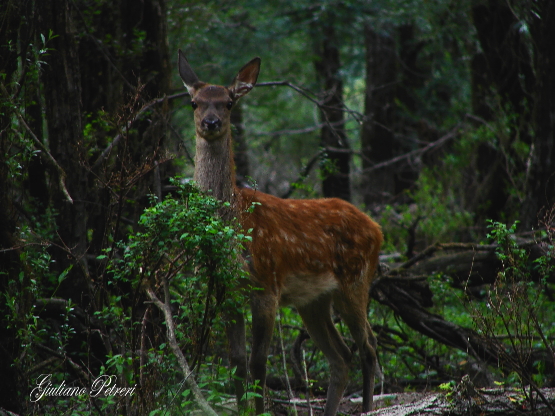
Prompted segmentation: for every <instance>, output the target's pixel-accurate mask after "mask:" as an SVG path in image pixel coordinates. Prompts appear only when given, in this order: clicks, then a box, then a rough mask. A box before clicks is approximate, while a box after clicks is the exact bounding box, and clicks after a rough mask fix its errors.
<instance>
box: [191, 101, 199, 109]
mask: <svg viewBox="0 0 555 416" xmlns="http://www.w3.org/2000/svg"><path fill="white" fill-rule="evenodd" d="M191 107H193V110H196V109H197V107H198V104H197V103H195V102H194V101H191Z"/></svg>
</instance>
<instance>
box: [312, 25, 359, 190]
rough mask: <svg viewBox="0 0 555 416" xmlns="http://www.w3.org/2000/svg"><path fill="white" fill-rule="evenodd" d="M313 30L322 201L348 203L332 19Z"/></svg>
mask: <svg viewBox="0 0 555 416" xmlns="http://www.w3.org/2000/svg"><path fill="white" fill-rule="evenodd" d="M318 23H319V24H320V25H319V26H317V27H316V29H315V35H314V36H315V37H316V39H315V44H316V47H315V49H316V60H315V62H314V66H315V69H316V75H317V78H318V80H319V82H320V84H321V85H323V87H324V94H325V95H324V97H323V100H322V107H321V108H320V117H321V120H322V122H323V123H324V124H325V125H324V127H322V132H321V139H320V145H321V147H323V148H324V149H326V152H325V155H324V157H323V168H322V171H323V172H322V173H323V176H324V180H323V182H322V191H323V194H324V197H337V198H342V199H344V200H346V201H350V200H351V182H350V177H349V173H350V161H351V155H350V152H349V144H348V142H347V134H346V133H345V117H344V112H343V109H344V104H343V81H342V79H341V74H340V69H341V62H340V56H339V44H338V39H337V36H336V34H335V29H334V25H333V22H332V20H331V18H330V17H329V16H328V17H327V19H325V20H324V21H320V22H318Z"/></svg>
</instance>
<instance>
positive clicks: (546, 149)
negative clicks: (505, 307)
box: [521, 0, 555, 229]
mask: <svg viewBox="0 0 555 416" xmlns="http://www.w3.org/2000/svg"><path fill="white" fill-rule="evenodd" d="M534 6H535V10H534V12H535V13H532V14H531V15H533V16H534V18H533V24H532V25H531V27H530V34H531V35H532V39H533V41H534V42H533V43H534V45H535V46H536V51H535V54H534V56H535V66H536V68H535V69H536V71H535V73H536V85H535V94H534V96H535V105H534V109H533V121H534V127H535V129H534V130H535V136H534V145H533V146H534V152H533V165H532V169H531V173H530V176H529V180H528V182H527V186H526V189H527V192H526V199H525V201H524V204H523V205H522V212H521V221H522V226H523V228H524V229H530V228H532V227H533V226H535V225H536V223H537V221H538V220H539V221H540V222H543V221H545V222H546V223H550V222H551V221H553V215H554V212H553V208H554V204H555V178H554V176H553V172H555V137H554V132H555V48H553V39H555V25H553V24H552V22H553V21H554V20H555V3H554V2H553V1H550V0H543V1H538V2H534ZM535 16H539V17H535ZM540 17H541V18H540Z"/></svg>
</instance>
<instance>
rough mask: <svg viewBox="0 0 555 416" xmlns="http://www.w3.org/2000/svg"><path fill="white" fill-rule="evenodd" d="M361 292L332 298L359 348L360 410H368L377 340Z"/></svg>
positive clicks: (372, 393) (375, 366) (370, 404)
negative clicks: (360, 375)
mask: <svg viewBox="0 0 555 416" xmlns="http://www.w3.org/2000/svg"><path fill="white" fill-rule="evenodd" d="M361 292H362V289H361V290H360V291H357V294H356V295H353V294H351V296H348V295H346V294H345V293H341V294H338V295H337V296H336V297H335V298H334V306H335V307H336V309H337V310H338V311H339V313H340V314H341V318H342V319H343V321H344V322H345V323H346V324H347V326H348V327H349V331H350V332H351V335H352V336H353V338H354V340H355V342H356V344H357V347H358V350H359V354H360V360H361V363H362V412H369V411H371V410H372V402H373V395H374V376H375V375H376V369H377V368H378V359H377V355H376V348H377V340H376V337H375V335H374V333H373V332H372V328H371V326H370V323H369V322H368V318H367V305H368V297H365V296H361V295H360V293H361ZM366 293H368V291H366ZM378 371H379V370H378Z"/></svg>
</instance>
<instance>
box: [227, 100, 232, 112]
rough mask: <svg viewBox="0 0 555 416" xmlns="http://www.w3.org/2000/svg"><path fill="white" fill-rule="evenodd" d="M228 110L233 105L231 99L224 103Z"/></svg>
mask: <svg viewBox="0 0 555 416" xmlns="http://www.w3.org/2000/svg"><path fill="white" fill-rule="evenodd" d="M226 107H227V109H228V110H231V107H233V101H229V102H228V103H227V105H226Z"/></svg>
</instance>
